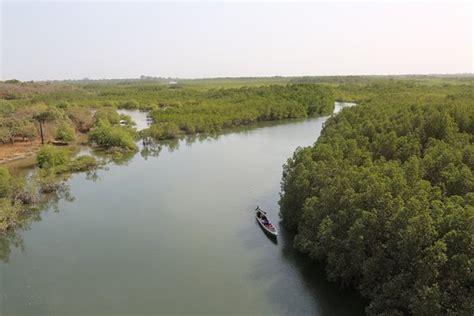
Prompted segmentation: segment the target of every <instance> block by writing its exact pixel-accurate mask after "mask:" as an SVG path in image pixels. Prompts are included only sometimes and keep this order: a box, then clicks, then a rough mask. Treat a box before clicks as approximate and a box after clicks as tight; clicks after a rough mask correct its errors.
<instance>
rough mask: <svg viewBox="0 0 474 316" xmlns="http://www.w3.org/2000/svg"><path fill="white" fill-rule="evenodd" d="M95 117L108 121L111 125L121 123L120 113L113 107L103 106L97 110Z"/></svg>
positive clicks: (98, 119)
mask: <svg viewBox="0 0 474 316" xmlns="http://www.w3.org/2000/svg"><path fill="white" fill-rule="evenodd" d="M95 119H96V120H97V122H99V121H108V122H109V123H110V124H111V125H117V124H119V123H120V114H118V113H117V110H115V108H113V107H102V108H100V109H98V110H97V112H95Z"/></svg>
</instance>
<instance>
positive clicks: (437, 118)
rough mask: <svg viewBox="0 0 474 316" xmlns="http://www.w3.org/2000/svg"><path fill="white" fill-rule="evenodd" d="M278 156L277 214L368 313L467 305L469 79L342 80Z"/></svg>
mask: <svg viewBox="0 0 474 316" xmlns="http://www.w3.org/2000/svg"><path fill="white" fill-rule="evenodd" d="M338 93H339V94H340V95H341V96H342V98H348V99H356V100H358V101H359V102H360V104H359V105H358V106H356V107H352V108H348V109H344V110H343V111H342V112H341V113H340V114H338V115H337V116H334V117H332V118H330V119H329V120H328V121H327V123H326V125H325V127H324V129H323V131H322V133H321V136H320V137H319V139H318V140H317V142H316V143H315V145H314V146H312V147H306V148H300V149H298V150H297V151H296V152H295V153H294V155H293V157H292V158H290V159H289V160H288V162H287V164H286V165H285V167H284V172H283V180H282V196H281V199H280V207H281V213H280V214H281V218H282V220H283V224H284V225H285V226H286V227H287V228H288V229H290V230H293V231H295V232H296V237H295V239H294V244H295V246H296V247H297V248H298V249H299V250H300V251H302V252H304V253H307V254H308V255H309V256H310V257H311V258H314V259H317V260H320V261H322V262H324V263H325V264H326V270H327V273H328V276H329V278H330V279H331V280H338V281H340V282H341V283H342V284H345V285H347V286H352V287H355V288H357V289H359V290H360V292H361V293H362V295H363V296H365V297H366V298H368V299H369V301H370V304H369V306H368V307H367V312H368V313H369V314H374V315H379V314H382V315H410V314H414V315H473V314H474V174H473V168H474V89H473V86H472V85H467V84H466V85H464V84H461V85H457V86H451V85H447V84H442V85H441V86H437V85H433V86H429V85H428V86H421V85H418V84H417V83H414V82H409V81H407V82H390V81H387V82H385V83H383V82H382V83H380V82H379V83H374V84H370V85H367V86H365V85H360V86H358V87H357V85H352V84H350V85H346V86H344V87H341V89H340V90H338Z"/></svg>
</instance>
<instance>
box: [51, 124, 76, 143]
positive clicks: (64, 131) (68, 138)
mask: <svg viewBox="0 0 474 316" xmlns="http://www.w3.org/2000/svg"><path fill="white" fill-rule="evenodd" d="M55 138H56V140H59V141H62V142H65V143H71V142H73V141H74V140H75V139H76V133H75V132H74V129H73V128H72V127H71V126H70V125H69V124H67V123H62V124H60V125H59V126H58V127H57V128H56V137H55Z"/></svg>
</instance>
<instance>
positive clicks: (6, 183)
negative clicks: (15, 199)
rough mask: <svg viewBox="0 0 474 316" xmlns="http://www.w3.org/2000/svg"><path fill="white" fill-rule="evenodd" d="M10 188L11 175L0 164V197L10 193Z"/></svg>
mask: <svg viewBox="0 0 474 316" xmlns="http://www.w3.org/2000/svg"><path fill="white" fill-rule="evenodd" d="M11 189H12V176H11V175H10V172H9V171H8V169H7V168H6V167H4V166H0V198H6V197H8V196H9V195H10V193H11Z"/></svg>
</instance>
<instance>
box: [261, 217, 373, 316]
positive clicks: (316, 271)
mask: <svg viewBox="0 0 474 316" xmlns="http://www.w3.org/2000/svg"><path fill="white" fill-rule="evenodd" d="M279 226H280V227H279V236H278V246H279V247H278V248H279V249H278V250H279V251H278V253H276V254H272V255H271V258H268V257H267V256H264V258H262V259H263V260H264V261H265V262H264V263H263V262H262V264H258V266H259V267H258V268H257V269H258V270H260V271H261V270H262V269H261V268H262V267H265V270H267V271H265V272H263V275H264V276H265V278H267V279H268V281H269V283H270V285H269V286H268V288H267V290H266V294H267V296H268V298H269V300H270V302H271V303H272V304H273V305H275V307H276V309H277V310H278V311H279V313H283V314H287V315H328V316H339V315H341V316H342V315H364V314H365V313H364V307H365V305H366V302H365V301H364V300H363V298H362V297H361V296H360V295H359V294H358V293H357V292H356V291H355V290H353V289H342V288H341V287H340V285H339V284H338V283H335V282H329V281H328V280H327V275H326V272H325V269H324V266H323V265H322V264H320V263H318V262H315V261H314V260H311V259H310V258H309V257H307V256H306V255H304V254H302V253H299V252H298V251H296V250H295V249H294V248H293V245H292V240H293V235H292V234H290V233H288V232H287V231H285V230H284V229H283V227H281V225H279ZM269 260H273V261H274V262H273V263H272V262H267V261H269ZM261 272H262V271H261Z"/></svg>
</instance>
